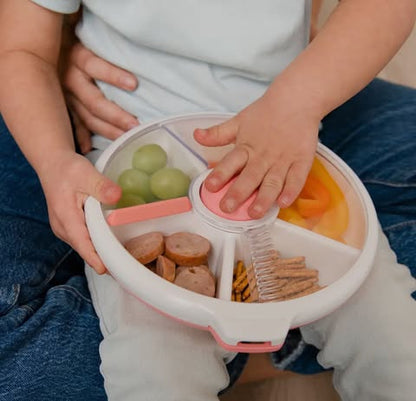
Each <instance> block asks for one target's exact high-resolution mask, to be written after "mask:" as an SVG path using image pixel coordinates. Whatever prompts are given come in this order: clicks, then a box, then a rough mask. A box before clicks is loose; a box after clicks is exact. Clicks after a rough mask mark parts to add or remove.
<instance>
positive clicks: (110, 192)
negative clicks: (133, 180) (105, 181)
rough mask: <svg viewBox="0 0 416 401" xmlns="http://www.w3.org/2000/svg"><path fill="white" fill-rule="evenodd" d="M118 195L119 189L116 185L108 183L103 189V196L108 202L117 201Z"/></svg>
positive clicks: (119, 193)
mask: <svg viewBox="0 0 416 401" xmlns="http://www.w3.org/2000/svg"><path fill="white" fill-rule="evenodd" d="M120 195H121V189H120V188H119V187H118V186H115V185H109V186H107V187H106V188H105V189H104V197H105V198H106V199H108V200H109V201H110V202H112V201H114V202H117V201H118V198H119V196H120Z"/></svg>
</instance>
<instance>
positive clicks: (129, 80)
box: [120, 75, 136, 89]
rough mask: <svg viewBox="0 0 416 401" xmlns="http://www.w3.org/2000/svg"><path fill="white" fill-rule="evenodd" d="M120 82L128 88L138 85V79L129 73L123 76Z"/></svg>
mask: <svg viewBox="0 0 416 401" xmlns="http://www.w3.org/2000/svg"><path fill="white" fill-rule="evenodd" d="M120 82H121V85H122V86H123V87H125V88H127V89H134V88H135V87H136V80H135V79H134V78H133V77H131V76H129V75H126V76H123V77H121V79H120Z"/></svg>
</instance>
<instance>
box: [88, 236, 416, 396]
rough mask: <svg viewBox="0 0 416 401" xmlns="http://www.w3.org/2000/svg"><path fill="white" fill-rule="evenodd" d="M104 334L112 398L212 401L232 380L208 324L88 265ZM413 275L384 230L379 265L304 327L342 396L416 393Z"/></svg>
mask: <svg viewBox="0 0 416 401" xmlns="http://www.w3.org/2000/svg"><path fill="white" fill-rule="evenodd" d="M87 277H88V282H89V287H90V290H91V294H92V299H93V303H94V306H95V309H96V311H97V314H98V316H99V318H100V322H101V329H102V332H103V335H104V340H103V341H102V343H101V346H100V355H101V359H102V364H101V372H102V374H103V376H104V382H105V389H106V392H107V395H108V398H109V400H110V401H113V400H114V401H121V400H122V401H133V400H140V401H187V400H189V401H199V400H201V401H202V400H203V401H210V400H218V397H217V393H218V392H219V391H220V390H221V389H223V388H225V387H226V386H227V384H228V380H229V379H228V374H227V370H226V367H225V362H224V361H225V360H226V359H227V358H230V357H232V355H231V354H230V353H228V352H227V351H225V350H222V349H221V348H220V347H219V346H218V345H217V344H216V342H215V341H214V339H213V338H212V336H211V335H210V334H209V333H208V332H205V331H202V330H197V329H193V328H189V327H187V326H185V325H183V324H181V323H177V322H176V321H174V320H172V319H169V318H166V317H164V316H162V315H160V314H159V313H157V312H155V311H153V310H152V309H151V308H149V307H148V306H145V305H144V304H142V303H141V302H140V301H138V300H137V299H136V298H134V297H133V296H131V295H129V294H128V293H126V292H125V291H124V290H123V289H122V288H121V287H120V286H119V285H118V284H117V283H116V282H115V281H114V280H113V279H112V278H111V277H110V276H108V275H105V276H98V275H97V274H95V273H94V272H93V270H92V269H87ZM415 290H416V281H415V280H414V279H413V278H412V277H411V276H410V273H409V270H408V269H407V268H406V267H405V266H402V265H399V264H398V263H397V261H396V257H395V255H394V253H393V251H392V250H391V249H390V247H389V245H388V242H387V239H386V237H385V236H384V234H383V233H380V240H379V244H378V251H377V256H376V260H375V264H374V267H373V269H372V271H371V273H370V275H369V277H368V279H367V280H366V281H365V283H364V284H363V286H362V287H361V288H360V289H359V291H358V292H357V293H356V294H355V295H354V296H353V297H352V298H351V299H350V300H349V301H348V302H347V303H346V304H345V305H343V306H342V307H341V308H340V309H338V310H337V311H335V312H334V313H332V314H331V315H329V316H327V317H325V318H324V319H321V320H320V321H318V322H315V323H314V324H311V325H308V326H305V327H303V328H302V329H301V330H302V334H303V336H304V338H305V340H306V341H307V342H309V343H312V344H314V345H315V346H317V347H318V348H320V349H321V352H320V353H319V362H320V363H321V364H322V365H323V366H324V367H328V368H329V367H333V368H334V384H335V387H336V389H337V391H338V392H339V394H340V395H341V398H342V400H343V401H367V400H368V401H370V400H371V401H415V400H416V302H415V301H414V300H413V299H412V298H411V296H410V294H411V293H412V292H413V291H415Z"/></svg>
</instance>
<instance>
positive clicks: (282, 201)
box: [277, 196, 290, 209]
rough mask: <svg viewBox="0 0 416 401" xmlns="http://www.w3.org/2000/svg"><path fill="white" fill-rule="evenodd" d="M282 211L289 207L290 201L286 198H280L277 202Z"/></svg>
mask: <svg viewBox="0 0 416 401" xmlns="http://www.w3.org/2000/svg"><path fill="white" fill-rule="evenodd" d="M277 204H278V205H279V207H281V208H282V209H284V208H286V207H288V206H290V199H289V198H288V197H287V196H281V197H280V198H279V200H278V202H277Z"/></svg>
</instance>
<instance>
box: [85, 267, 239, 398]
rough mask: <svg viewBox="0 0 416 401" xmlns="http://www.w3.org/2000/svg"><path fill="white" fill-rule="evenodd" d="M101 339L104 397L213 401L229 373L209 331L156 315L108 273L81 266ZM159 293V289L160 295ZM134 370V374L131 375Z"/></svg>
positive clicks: (224, 354)
mask: <svg viewBox="0 0 416 401" xmlns="http://www.w3.org/2000/svg"><path fill="white" fill-rule="evenodd" d="M86 274H87V278H88V284H89V287H90V291H91V296H92V299H93V303H94V307H95V309H96V311H97V314H98V316H99V318H100V325H101V329H102V333H103V335H104V340H103V341H102V343H101V345H100V356H101V360H102V363H101V372H102V374H103V376H104V385H105V389H106V392H107V395H108V398H109V400H121V399H122V400H123V401H129V400H136V399H137V394H140V396H141V399H143V400H147V399H149V400H150V399H155V400H156V399H157V400H159V399H160V400H168V399H172V400H173V399H175V400H176V399H178V400H183V401H186V400H193V401H197V400H204V401H210V400H217V394H218V393H219V392H220V391H221V390H222V389H224V388H225V387H227V385H228V382H229V377H228V373H227V369H226V365H225V360H227V358H228V357H230V356H232V355H230V354H229V353H227V352H226V351H225V350H223V349H221V348H220V347H219V346H218V345H217V344H216V342H215V340H214V338H213V337H212V336H211V334H210V333H208V332H206V331H203V330H199V329H194V328H191V327H188V326H186V325H185V324H183V323H179V322H177V321H175V320H173V319H170V318H168V317H166V316H163V315H161V314H160V313H158V312H156V311H155V310H153V309H152V308H150V307H149V306H147V305H145V304H144V303H142V302H140V301H139V300H138V299H137V298H135V297H133V296H132V295H130V294H128V293H127V292H126V291H124V290H123V289H122V288H121V287H120V285H119V284H118V283H117V282H116V281H115V280H114V279H113V278H112V277H111V276H109V275H105V276H98V275H97V274H96V273H95V272H94V271H92V269H90V268H87V270H86ZM161 296H163V294H161ZM133 372H134V374H132V373H133Z"/></svg>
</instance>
